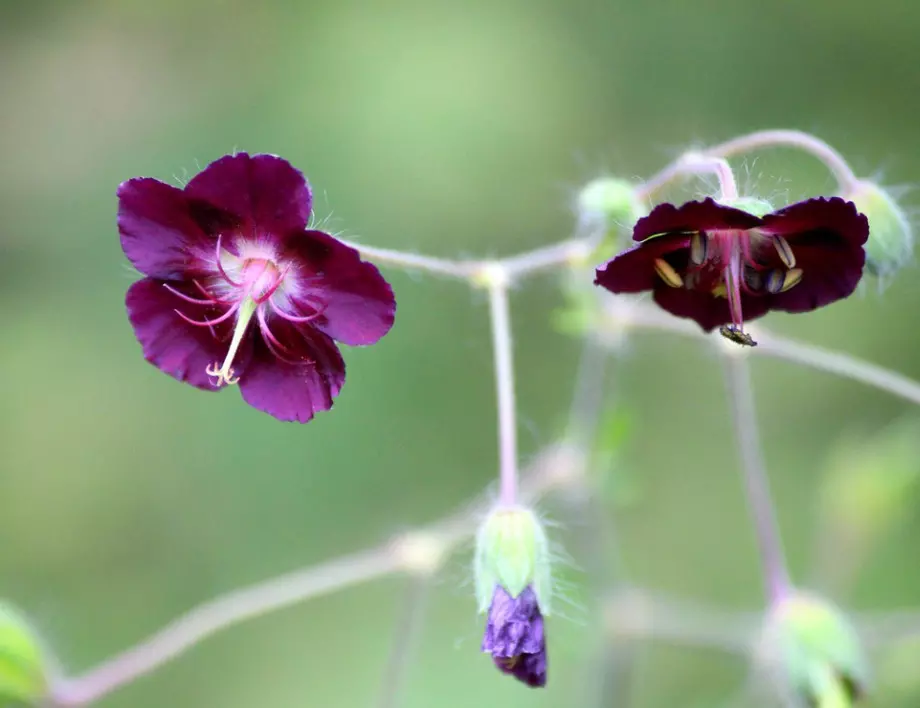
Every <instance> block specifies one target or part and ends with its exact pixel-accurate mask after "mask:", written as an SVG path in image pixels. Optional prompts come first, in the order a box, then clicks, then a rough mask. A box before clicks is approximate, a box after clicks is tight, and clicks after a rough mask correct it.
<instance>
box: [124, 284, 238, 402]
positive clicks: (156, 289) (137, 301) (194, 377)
mask: <svg viewBox="0 0 920 708" xmlns="http://www.w3.org/2000/svg"><path fill="white" fill-rule="evenodd" d="M170 286H171V287H175V288H176V289H177V290H179V291H180V292H183V293H184V294H186V295H189V296H191V297H200V293H197V291H196V289H195V288H194V287H192V286H191V285H188V284H185V283H170ZM125 305H126V307H127V309H128V319H130V320H131V326H132V327H134V334H135V336H136V337H137V340H138V341H139V342H140V344H141V347H142V349H143V351H144V358H145V359H146V360H147V361H149V362H150V363H151V364H153V365H154V366H156V367H157V368H158V369H160V370H161V371H163V372H164V373H166V374H169V375H170V376H172V377H173V378H175V379H178V380H179V381H185V382H186V383H189V384H191V385H192V386H195V387H197V388H200V389H203V390H205V391H215V390H217V389H216V387H215V386H214V383H213V379H212V377H210V376H208V374H207V372H206V369H207V368H208V367H209V366H211V365H213V364H214V363H218V364H220V363H222V362H223V359H224V357H225V356H226V354H227V349H228V344H229V338H230V334H231V331H232V328H233V318H230V320H228V321H227V322H223V323H221V324H219V325H216V326H214V327H196V326H195V325H192V324H189V323H188V322H186V321H185V320H183V319H182V318H181V317H180V316H179V315H178V314H176V310H179V311H181V312H182V313H183V314H184V315H186V316H187V317H191V318H192V319H195V320H205V319H214V318H216V317H218V316H219V315H220V314H221V312H222V311H221V309H220V308H217V307H212V306H203V305H194V304H192V303H189V302H186V301H184V300H182V298H180V297H178V296H177V295H175V294H173V293H171V292H169V291H168V290H167V289H166V287H165V286H164V284H163V283H162V282H161V281H158V280H154V279H153V278H144V279H143V280H139V281H137V282H136V283H134V284H133V285H132V286H131V287H130V288H128V293H127V295H126V296H125ZM250 347H251V345H250V343H249V342H248V341H245V340H244V342H243V343H242V345H241V346H240V350H239V352H238V354H237V357H236V362H235V368H236V369H237V370H238V371H242V370H243V368H244V367H245V364H246V360H247V359H248V356H249V351H250Z"/></svg>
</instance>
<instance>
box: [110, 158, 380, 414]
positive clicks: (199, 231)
mask: <svg viewBox="0 0 920 708" xmlns="http://www.w3.org/2000/svg"><path fill="white" fill-rule="evenodd" d="M311 208H312V195H311V192H310V188H309V186H308V184H307V182H306V180H305V179H304V177H303V175H302V174H301V173H300V172H299V171H297V170H296V169H294V168H293V167H292V166H291V165H290V164H289V163H288V162H286V161H285V160H283V159H281V158H280V157H275V156H274V155H252V156H250V155H248V154H246V153H237V154H235V155H228V156H226V157H223V158H221V159H219V160H217V161H216V162H213V163H211V164H210V165H208V166H207V167H206V168H205V169H204V170H203V171H202V172H201V173H199V174H198V175H196V176H195V177H194V178H193V179H192V180H191V181H190V182H189V183H188V184H187V185H186V187H185V188H184V189H179V188H177V187H173V186H171V185H168V184H165V183H163V182H160V181H158V180H155V179H149V178H138V179H132V180H129V181H127V182H125V183H124V184H122V185H121V186H120V187H119V189H118V229H119V232H120V233H121V244H122V248H123V249H124V252H125V255H126V256H127V257H128V259H129V260H130V261H131V263H132V264H133V265H134V266H135V267H136V268H137V269H138V270H139V271H140V272H141V273H143V274H144V275H145V276H147V277H145V278H144V279H143V280H139V281H138V282H136V283H135V284H134V285H132V286H131V288H130V289H129V290H128V294H127V298H126V303H127V308H128V316H129V318H130V320H131V324H132V325H133V327H134V332H135V334H136V335H137V338H138V340H139V341H140V343H141V346H142V347H143V350H144V356H145V357H146V358H147V360H148V361H149V362H151V363H152V364H154V365H155V366H157V367H158V368H159V369H161V370H162V371H164V372H165V373H167V374H169V375H170V376H172V377H174V378H176V379H179V380H180V381H185V382H186V383H189V384H191V385H192V386H196V387H198V388H201V389H204V390H210V391H213V390H217V389H218V388H221V387H222V386H224V385H226V384H235V383H239V386H240V391H241V392H242V394H243V398H244V399H245V400H246V401H247V402H248V403H249V404H250V405H252V406H253V407H255V408H258V409H259V410H262V411H265V412H266V413H269V414H270V415H272V416H274V417H275V418H278V419H280V420H291V421H299V422H301V423H305V422H307V421H308V420H310V419H311V418H312V417H313V415H314V414H315V413H317V412H318V411H323V410H328V409H329V408H331V407H332V400H333V399H334V398H335V397H336V396H337V395H338V393H339V391H340V390H341V388H342V384H343V383H344V382H345V363H344V361H343V360H342V356H341V354H340V353H339V349H338V346H337V345H336V342H339V343H342V344H348V345H351V346H357V345H366V344H373V343H374V342H376V341H377V340H379V339H380V338H381V337H383V335H385V334H386V333H387V332H388V331H389V329H390V327H391V326H392V324H393V317H394V312H395V309H396V303H395V300H394V297H393V291H392V290H391V289H390V286H389V284H388V283H387V282H386V281H385V280H384V279H383V277H382V276H381V275H380V273H379V272H378V270H377V268H376V267H375V266H374V265H373V264H371V263H367V262H365V261H363V260H361V257H360V255H359V254H358V252H357V251H356V250H354V249H353V248H351V247H349V246H346V245H345V244H344V243H342V242H340V241H338V240H337V239H335V238H333V237H332V236H331V235H329V234H327V233H325V232H323V231H318V230H315V229H310V228H308V226H307V224H308V222H309V219H310V214H311Z"/></svg>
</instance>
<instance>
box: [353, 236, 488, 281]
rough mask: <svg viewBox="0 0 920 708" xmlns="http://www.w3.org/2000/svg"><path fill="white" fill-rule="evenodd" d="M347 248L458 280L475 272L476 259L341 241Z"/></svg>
mask: <svg viewBox="0 0 920 708" xmlns="http://www.w3.org/2000/svg"><path fill="white" fill-rule="evenodd" d="M342 243H344V244H345V245H346V246H348V247H349V248H353V249H355V250H356V251H357V252H358V253H360V254H361V255H362V256H365V257H366V258H368V259H371V260H375V261H379V262H380V263H386V264H388V265H394V266H399V267H401V268H408V269H415V270H423V271H426V272H428V273H434V274H437V275H448V276H450V277H452V278H459V279H460V280H469V279H470V278H471V277H472V276H473V274H474V273H475V272H476V266H477V265H478V261H451V260H448V259H446V258H434V257H432V256H422V255H419V254H417V253H404V252H403V251H394V250H392V249H389V248H375V247H373V246H365V245H363V244H359V243H351V242H348V241H342Z"/></svg>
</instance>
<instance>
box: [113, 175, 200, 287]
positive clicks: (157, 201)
mask: <svg viewBox="0 0 920 708" xmlns="http://www.w3.org/2000/svg"><path fill="white" fill-rule="evenodd" d="M118 231H119V233H120V234H121V247H122V250H124V252H125V255H126V256H127V257H128V260H130V261H131V263H132V264H133V265H134V267H135V268H137V269H138V270H139V271H140V272H141V273H143V274H144V275H149V276H151V277H153V278H160V279H162V280H174V279H182V278H183V277H185V274H186V273H187V272H190V271H192V272H194V271H196V270H198V269H199V267H198V266H197V260H196V257H195V255H194V254H195V253H203V252H205V251H207V250H209V249H212V248H213V246H211V245H210V244H211V243H212V241H211V238H210V237H209V236H208V235H207V234H206V233H205V232H204V231H202V229H201V227H200V226H199V224H198V222H197V221H196V220H195V219H193V218H192V216H191V214H190V213H189V205H188V200H187V199H186V196H185V194H184V193H183V192H182V190H181V189H178V188H176V187H172V186H170V185H168V184H165V183H164V182H160V181H159V180H156V179H152V178H149V177H143V178H138V179H132V180H128V181H127V182H123V183H122V184H121V185H120V186H119V187H118Z"/></svg>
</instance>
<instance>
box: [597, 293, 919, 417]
mask: <svg viewBox="0 0 920 708" xmlns="http://www.w3.org/2000/svg"><path fill="white" fill-rule="evenodd" d="M616 305H617V306H616V307H610V308H609V309H608V312H607V314H606V315H605V318H604V321H603V322H602V324H601V326H602V328H609V329H610V330H612V332H611V334H613V335H616V336H619V335H620V332H621V330H622V329H623V328H624V327H625V328H627V329H629V328H640V329H647V330H654V331H658V332H668V333H671V334H679V335H682V336H685V337H691V338H693V339H708V338H709V337H710V335H707V334H706V333H704V332H702V331H700V329H699V327H697V326H696V325H695V324H693V323H692V322H690V321H689V320H682V319H678V318H676V317H672V316H671V315H668V314H665V313H663V312H659V311H657V310H654V309H652V308H651V307H649V306H647V305H642V304H637V303H632V304H630V305H628V306H626V305H625V303H623V302H619V303H616ZM604 335H605V333H604V332H603V331H602V332H600V333H599V339H600V341H601V342H603V341H604ZM719 344H722V342H721V341H720V342H719ZM746 353H747V354H748V355H750V356H767V357H772V358H774V359H783V360H785V361H789V362H792V363H794V364H802V365H803V366H807V367H809V368H812V369H817V370H819V371H826V372H827V373H829V374H835V375H837V376H840V377H842V378H845V379H850V380H851V381H856V382H858V383H862V384H865V385H867V386H872V387H873V388H877V389H879V390H881V391H885V392H886V393H890V394H892V395H894V396H897V397H898V398H902V399H904V400H905V401H909V402H911V403H915V404H917V405H920V381H915V380H914V379H911V378H910V377H908V376H905V375H904V374H901V373H898V372H897V371H892V370H891V369H886V368H885V367H884V366H879V365H878V364H873V363H872V362H869V361H866V360H865V359H860V358H859V357H855V356H851V355H850V354H844V353H843V352H835V351H831V350H830V349H824V348H823V347H818V346H815V345H813V344H806V343H805V342H799V341H797V340H794V339H789V338H786V337H779V336H777V335H774V334H772V333H769V332H765V331H764V330H759V333H758V336H757V346H756V347H754V348H752V349H749V350H748V351H747V352H746Z"/></svg>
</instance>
